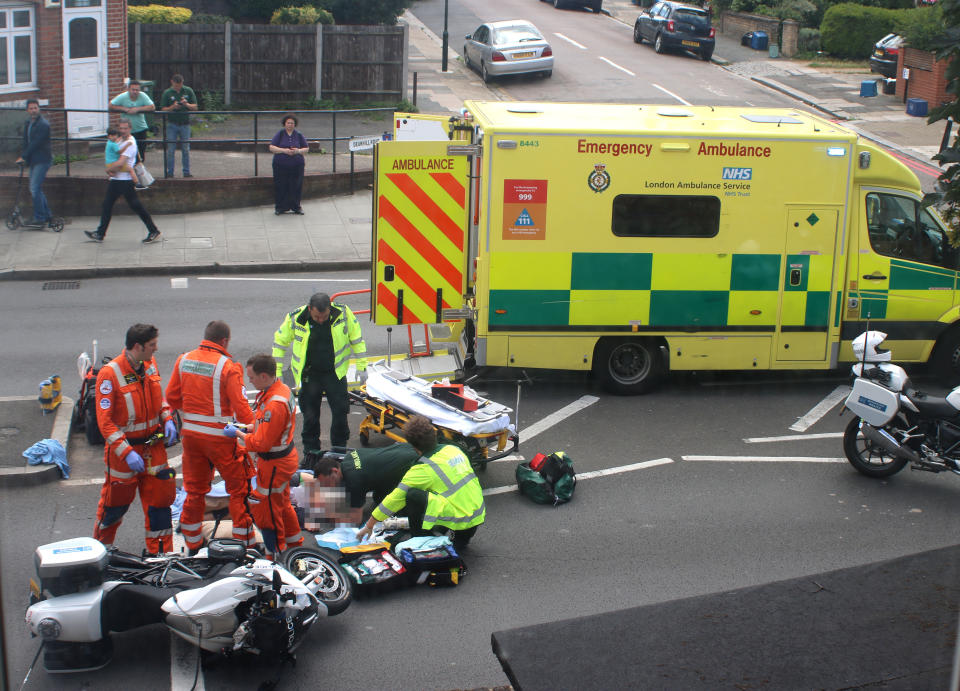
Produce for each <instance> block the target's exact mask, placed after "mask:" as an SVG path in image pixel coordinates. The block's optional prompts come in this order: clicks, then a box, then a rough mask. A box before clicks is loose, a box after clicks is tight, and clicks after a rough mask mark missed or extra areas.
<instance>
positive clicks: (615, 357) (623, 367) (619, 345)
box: [593, 338, 667, 394]
mask: <svg viewBox="0 0 960 691" xmlns="http://www.w3.org/2000/svg"><path fill="white" fill-rule="evenodd" d="M660 346H661V342H660V340H659V339H655V338H601V339H600V340H599V342H597V347H596V350H595V351H594V357H593V371H594V373H595V374H596V375H597V376H598V377H599V378H600V382H601V384H602V385H603V388H604V389H606V390H607V391H609V392H610V393H615V394H642V393H647V392H648V391H651V390H652V389H653V388H654V387H656V385H657V384H659V383H660V380H661V379H663V376H664V374H666V370H667V363H666V359H665V357H664V354H663V351H662V349H661V347H660Z"/></svg>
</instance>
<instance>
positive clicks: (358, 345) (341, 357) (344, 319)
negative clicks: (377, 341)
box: [273, 302, 367, 389]
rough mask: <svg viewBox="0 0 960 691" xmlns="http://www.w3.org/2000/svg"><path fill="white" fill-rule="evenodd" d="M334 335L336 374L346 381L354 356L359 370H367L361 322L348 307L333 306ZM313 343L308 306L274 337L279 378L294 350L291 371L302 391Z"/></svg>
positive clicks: (288, 318)
mask: <svg viewBox="0 0 960 691" xmlns="http://www.w3.org/2000/svg"><path fill="white" fill-rule="evenodd" d="M329 318H330V319H331V322H330V335H331V336H332V337H333V370H334V371H335V372H336V373H337V377H339V378H340V379H343V377H344V376H345V375H346V374H347V370H348V369H349V367H350V356H351V353H352V354H353V356H354V357H357V358H361V359H358V360H357V370H365V369H366V368H367V361H366V360H364V359H362V358H363V356H364V355H366V353H367V346H366V344H365V343H364V342H363V334H362V333H361V331H360V322H359V321H357V317H356V315H354V313H353V312H351V311H350V308H349V307H347V306H346V305H341V304H339V303H336V302H334V303H331V304H330V317H329ZM309 341H310V313H309V312H308V311H307V305H304V306H303V307H299V308H297V309H295V310H294V311H293V312H290V313H289V314H288V315H287V316H286V317H284V319H283V323H282V324H281V325H280V328H279V329H277V331H276V333H274V334H273V357H274V358H276V360H277V377H280V376H281V375H282V374H283V360H284V358H285V357H286V355H287V349H288V348H290V346H291V344H292V346H293V348H292V352H291V355H290V371H291V372H293V380H294V382H296V386H297V388H298V389H299V388H300V377H301V375H302V374H303V366H304V364H305V363H306V358H307V344H308V343H309Z"/></svg>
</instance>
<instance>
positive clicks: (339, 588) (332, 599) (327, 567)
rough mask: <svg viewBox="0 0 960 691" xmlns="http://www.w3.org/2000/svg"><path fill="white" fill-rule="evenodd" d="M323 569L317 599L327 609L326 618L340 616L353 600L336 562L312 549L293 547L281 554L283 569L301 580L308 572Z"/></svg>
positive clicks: (348, 585) (319, 551)
mask: <svg viewBox="0 0 960 691" xmlns="http://www.w3.org/2000/svg"><path fill="white" fill-rule="evenodd" d="M321 567H323V571H322V572H321V573H320V575H319V576H318V578H320V579H321V581H322V582H321V583H320V584H319V590H317V592H316V596H317V599H318V600H320V602H322V603H323V604H324V605H326V607H327V616H331V617H332V616H334V615H337V614H340V612H342V611H343V610H345V609H346V608H347V607H348V606H349V605H350V601H351V600H353V586H352V584H351V582H350V579H349V578H347V574H346V573H344V571H343V569H342V568H341V567H340V565H339V564H338V563H337V562H336V560H335V559H334V558H333V557H331V556H330V555H329V554H327V553H325V552H324V551H323V550H320V549H316V548H314V547H294V548H293V549H288V550H286V551H284V552H283V568H285V569H286V570H287V571H289V572H290V573H292V574H293V575H294V576H296V577H297V580H302V579H303V577H304V576H306V575H307V573H309V572H310V571H314V570H315V569H318V568H321Z"/></svg>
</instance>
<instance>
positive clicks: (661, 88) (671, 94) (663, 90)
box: [651, 82, 693, 106]
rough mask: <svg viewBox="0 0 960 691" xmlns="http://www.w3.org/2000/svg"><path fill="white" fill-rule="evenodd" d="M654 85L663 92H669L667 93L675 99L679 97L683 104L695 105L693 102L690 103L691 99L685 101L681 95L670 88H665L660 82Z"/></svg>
mask: <svg viewBox="0 0 960 691" xmlns="http://www.w3.org/2000/svg"><path fill="white" fill-rule="evenodd" d="M651 84H653V82H651ZM653 86H655V87H656V88H658V89H660V91H662V92H663V93H665V94H667V95H669V96H673V97H674V98H675V99H677V100H678V101H680V103H682V104H683V105H685V106H692V105H693V104H692V103H690V102H689V101H684V100H683V99H682V98H680V97H679V96H677V95H676V94H675V93H673V92H672V91H670V90H668V89H664V88H663V87H662V86H660V85H659V84H653Z"/></svg>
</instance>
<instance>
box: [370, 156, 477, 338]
mask: <svg viewBox="0 0 960 691" xmlns="http://www.w3.org/2000/svg"><path fill="white" fill-rule="evenodd" d="M449 145H450V142H449V141H439V142H433V141H429V142H418V141H399V142H397V141H387V142H379V143H378V144H377V145H376V149H375V152H374V156H375V170H374V177H375V182H374V184H375V187H374V232H373V245H372V248H371V254H372V258H373V274H374V276H373V279H374V280H373V283H374V290H373V293H374V296H373V321H374V323H376V324H386V325H391V324H432V323H439V322H440V321H442V315H443V310H446V309H451V308H459V307H461V306H462V304H463V294H464V291H465V290H466V284H465V279H466V272H465V270H464V267H465V261H466V260H465V252H466V239H467V234H466V229H467V209H468V203H467V185H468V183H469V167H468V159H467V157H466V156H449V155H447V147H448V146H449Z"/></svg>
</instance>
